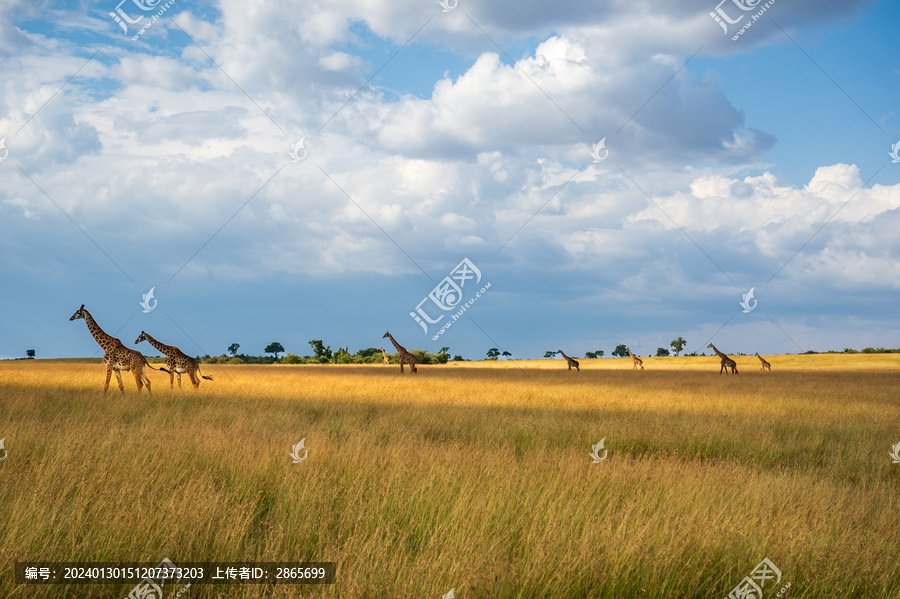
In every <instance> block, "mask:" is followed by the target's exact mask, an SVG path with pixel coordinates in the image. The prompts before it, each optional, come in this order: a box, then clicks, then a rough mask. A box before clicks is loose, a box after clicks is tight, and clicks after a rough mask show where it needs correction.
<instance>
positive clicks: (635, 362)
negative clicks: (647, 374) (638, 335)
mask: <svg viewBox="0 0 900 599" xmlns="http://www.w3.org/2000/svg"><path fill="white" fill-rule="evenodd" d="M625 351H627V352H628V355H629V356H631V363H632V364H631V369H632V370H634V369H635V368H637V367H638V366H640V367H641V370H643V369H644V361H643V360H641V359H640V358H638V357H637V356H636V355H634V354H633V353H631V350H630V349H628V348H627V347H626V348H625Z"/></svg>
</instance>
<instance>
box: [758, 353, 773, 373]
mask: <svg viewBox="0 0 900 599" xmlns="http://www.w3.org/2000/svg"><path fill="white" fill-rule="evenodd" d="M756 357H757V358H759V361H760V362H762V370H768V371H769V372H772V365H771V364H769V363H768V362H766V361H765V360H763V357H762V356H761V355H759V354H756Z"/></svg>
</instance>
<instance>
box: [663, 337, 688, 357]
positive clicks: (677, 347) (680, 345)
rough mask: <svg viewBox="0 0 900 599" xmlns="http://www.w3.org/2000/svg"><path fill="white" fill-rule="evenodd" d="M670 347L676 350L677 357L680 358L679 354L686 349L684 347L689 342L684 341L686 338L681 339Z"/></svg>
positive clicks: (674, 340) (673, 342) (673, 341)
mask: <svg viewBox="0 0 900 599" xmlns="http://www.w3.org/2000/svg"><path fill="white" fill-rule="evenodd" d="M669 345H671V346H672V349H674V350H675V355H676V356H678V354H680V353H681V350H683V349H684V346H685V345H687V341H685V340H684V337H679V338H678V339H673V340H672V343H670V344H669ZM666 355H668V354H666Z"/></svg>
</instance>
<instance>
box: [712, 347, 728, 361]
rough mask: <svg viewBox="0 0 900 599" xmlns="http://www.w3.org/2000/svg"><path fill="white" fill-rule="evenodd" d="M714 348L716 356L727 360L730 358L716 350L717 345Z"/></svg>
mask: <svg viewBox="0 0 900 599" xmlns="http://www.w3.org/2000/svg"><path fill="white" fill-rule="evenodd" d="M712 348H713V351H714V352H716V355H717V356H719V357H720V358H727V357H728V356H726V355H725V354H723V353H722V352H720V351H719V350H718V349H717V348H716V346H715V345H713V346H712Z"/></svg>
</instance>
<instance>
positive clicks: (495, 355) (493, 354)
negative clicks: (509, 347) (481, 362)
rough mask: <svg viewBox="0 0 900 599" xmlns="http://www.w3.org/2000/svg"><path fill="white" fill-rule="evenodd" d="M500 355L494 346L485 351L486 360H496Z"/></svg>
mask: <svg viewBox="0 0 900 599" xmlns="http://www.w3.org/2000/svg"><path fill="white" fill-rule="evenodd" d="M499 356H500V350H499V349H497V348H496V347H492V348H491V349H489V350H488V351H487V359H488V360H496V359H497V358H498V357H499Z"/></svg>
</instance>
